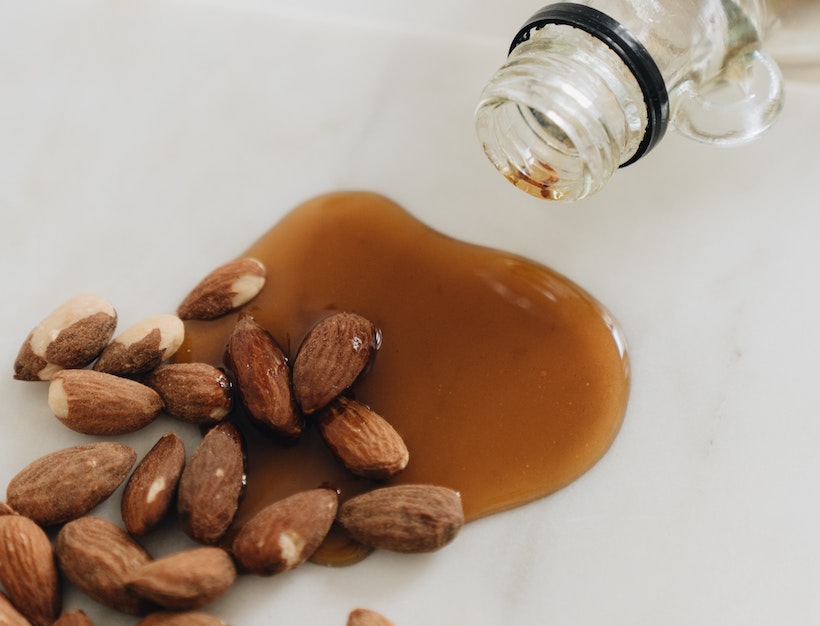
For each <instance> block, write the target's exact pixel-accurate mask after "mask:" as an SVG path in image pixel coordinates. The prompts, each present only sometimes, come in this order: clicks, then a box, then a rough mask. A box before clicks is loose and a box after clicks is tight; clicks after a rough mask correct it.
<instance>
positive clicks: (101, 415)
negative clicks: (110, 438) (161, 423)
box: [48, 370, 162, 435]
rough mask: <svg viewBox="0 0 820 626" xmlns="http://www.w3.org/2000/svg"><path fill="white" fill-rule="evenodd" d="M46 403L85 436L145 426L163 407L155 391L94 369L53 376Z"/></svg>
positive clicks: (67, 371)
mask: <svg viewBox="0 0 820 626" xmlns="http://www.w3.org/2000/svg"><path fill="white" fill-rule="evenodd" d="M48 406H49V408H50V409H51V410H52V411H53V412H54V415H55V416H56V417H57V419H59V420H60V421H61V422H62V423H63V424H64V425H65V426H67V427H68V428H70V429H71V430H75V431H77V432H80V433H84V434H86V435H123V434H125V433H131V432H134V431H137V430H139V429H141V428H144V427H145V426H147V425H148V424H150V423H151V422H153V421H154V419H155V418H156V416H157V415H158V414H159V412H160V411H161V410H162V398H160V397H159V394H157V392H156V391H154V390H153V389H151V388H150V387H147V386H145V385H143V384H140V383H138V382H136V381H133V380H129V379H127V378H120V377H119V376H114V375H113V374H106V373H104V372H95V371H94V370H63V371H61V372H57V373H56V374H54V376H52V378H51V383H50V384H49V387H48Z"/></svg>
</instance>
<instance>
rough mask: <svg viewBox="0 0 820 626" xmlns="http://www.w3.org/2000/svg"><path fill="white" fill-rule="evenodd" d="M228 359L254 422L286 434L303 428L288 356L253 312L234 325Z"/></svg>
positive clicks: (266, 428)
mask: <svg viewBox="0 0 820 626" xmlns="http://www.w3.org/2000/svg"><path fill="white" fill-rule="evenodd" d="M225 363H226V365H227V366H228V369H229V370H231V372H232V374H233V377H234V380H235V382H236V391H237V396H238V398H239V400H240V401H241V402H242V405H243V406H244V407H245V410H246V411H247V413H248V417H249V418H250V419H251V420H252V421H253V423H254V424H256V425H257V426H258V427H260V428H261V429H262V430H266V431H270V432H273V433H276V434H278V435H282V436H285V437H295V436H297V435H299V434H300V433H301V432H302V417H301V415H300V414H299V411H298V409H297V408H296V403H295V402H294V399H293V394H292V392H291V377H290V368H289V367H288V362H287V359H286V358H285V355H284V353H283V352H282V350H281V348H280V347H279V346H278V345H277V343H276V341H275V340H274V339H273V337H272V336H271V334H270V333H269V332H268V331H266V330H265V329H264V328H262V327H261V326H260V325H259V324H258V323H257V322H256V321H255V320H254V319H253V318H252V317H251V316H250V315H244V316H242V317H241V318H240V319H239V321H238V322H237V323H236V326H234V328H233V331H232V332H231V336H230V338H229V340H228V348H227V351H226V353H225Z"/></svg>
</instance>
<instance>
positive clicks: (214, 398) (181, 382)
mask: <svg viewBox="0 0 820 626" xmlns="http://www.w3.org/2000/svg"><path fill="white" fill-rule="evenodd" d="M142 382H143V383H145V384H146V385H148V386H149V387H151V389H153V390H154V391H156V392H157V393H158V394H159V396H160V398H162V401H163V403H164V404H165V412H166V413H168V415H171V416H172V417H176V418H177V419H180V420H182V421H184V422H190V423H192V424H212V423H216V422H219V421H220V420H222V419H224V418H225V417H226V416H227V415H228V413H230V411H231V408H232V406H233V393H232V391H231V381H230V380H229V379H228V377H227V375H225V372H223V371H222V370H220V369H218V368H216V367H214V366H213V365H209V364H208V363H169V364H168V365H161V366H159V367H158V368H157V369H155V370H154V371H152V372H150V373H149V374H148V375H147V376H146V377H145V378H143V381H142Z"/></svg>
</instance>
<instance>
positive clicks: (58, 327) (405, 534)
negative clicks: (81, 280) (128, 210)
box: [0, 258, 464, 626]
mask: <svg viewBox="0 0 820 626" xmlns="http://www.w3.org/2000/svg"><path fill="white" fill-rule="evenodd" d="M264 282H265V268H264V266H263V265H262V264H261V263H260V262H259V261H257V260H255V259H250V258H245V259H239V260H237V261H233V262H231V263H228V264H226V265H223V266H222V267H220V268H217V269H216V270H214V271H213V272H211V273H210V274H209V275H208V276H206V277H205V278H204V279H203V281H202V282H201V283H200V284H199V285H198V286H197V287H196V288H195V289H194V290H193V291H192V292H191V293H190V294H189V295H188V297H187V298H185V300H184V301H183V302H182V304H181V305H180V306H179V308H178V310H177V315H161V316H156V317H152V318H149V319H147V320H144V321H142V322H140V323H139V324H136V325H134V326H133V327H131V328H129V329H127V330H126V331H124V332H122V333H121V334H119V335H118V336H117V337H115V338H113V337H114V330H115V328H116V324H117V315H116V312H115V310H114V308H113V307H112V306H111V305H110V304H109V303H108V302H107V301H105V300H104V299H102V298H100V297H98V296H95V295H91V294H82V295H80V296H77V297H75V298H73V299H71V300H69V301H68V302H66V303H65V304H64V305H62V306H61V307H59V308H58V309H56V310H55V311H54V312H52V313H51V314H50V315H49V316H48V317H46V318H45V319H44V320H43V321H42V322H41V323H40V324H38V326H37V327H36V328H35V329H34V330H33V331H32V332H31V333H30V335H29V336H28V337H27V338H26V340H25V342H24V344H23V346H22V348H21V349H20V352H19V354H18V357H17V360H16V362H15V367H14V375H15V378H17V379H21V380H47V381H50V383H49V390H48V404H49V407H50V408H51V409H52V411H53V412H54V414H55V416H56V417H57V418H58V419H59V420H60V421H61V422H62V423H63V424H65V425H66V426H68V427H69V428H71V429H73V430H75V431H78V432H81V433H85V434H90V435H118V434H124V433H130V432H133V431H136V430H138V429H140V428H143V427H144V426H146V425H147V424H149V423H151V422H152V421H153V420H154V419H155V418H156V417H157V415H158V414H159V413H160V412H161V411H164V412H165V413H167V414H168V415H171V416H173V417H175V418H178V419H180V420H183V421H186V422H189V423H195V424H200V425H206V426H208V428H209V430H207V432H206V433H205V435H204V436H203V438H202V441H201V442H200V443H199V445H198V446H197V448H196V450H195V451H194V452H193V454H192V455H191V456H190V458H189V459H187V460H186V452H185V447H184V444H183V442H182V441H181V440H180V438H179V437H178V436H177V435H176V434H174V433H172V432H169V433H167V434H165V435H164V436H162V437H161V438H160V439H159V441H157V442H156V444H155V445H154V447H153V448H152V449H151V450H150V451H149V452H148V453H147V454H146V455H145V456H144V457H143V458H142V459H141V460H140V462H139V463H138V464H136V467H135V468H134V465H135V463H136V462H137V453H136V451H135V450H134V449H132V448H131V447H129V446H127V445H125V444H122V443H115V442H95V443H89V444H85V445H78V446H74V447H71V448H66V449H62V450H58V451H56V452H53V453H51V454H47V455H45V456H44V457H41V458H40V459H37V460H36V461H34V462H33V463H31V464H30V465H28V466H27V467H26V468H24V469H23V470H22V471H20V472H19V473H18V474H17V475H16V476H15V477H14V478H13V479H12V480H11V481H10V483H9V485H8V487H7V491H6V499H7V502H6V503H5V504H2V503H0V583H2V585H3V587H4V588H5V592H6V595H4V594H2V593H0V623H3V624H10V625H11V626H18V625H19V626H22V625H25V624H33V625H35V626H46V625H51V624H59V625H60V626H65V625H71V624H90V623H91V622H90V620H89V619H88V617H87V616H86V615H85V614H84V613H82V611H68V612H65V613H62V615H61V610H62V606H61V605H62V601H61V589H60V584H61V582H60V581H61V578H60V575H59V572H61V573H62V574H63V575H64V576H65V578H66V579H68V581H70V582H71V583H73V584H74V585H75V586H77V587H78V588H79V589H81V590H82V591H83V592H85V593H86V594H87V595H88V596H89V597H91V598H93V599H95V600H97V601H98V602H100V603H101V604H104V605H105V606H108V607H111V608H114V609H116V610H119V611H121V612H123V613H126V614H132V615H143V616H145V617H143V619H142V621H140V622H139V623H140V625H141V626H148V625H151V624H178V625H181V626H184V625H202V626H209V625H212V624H223V622H221V621H220V620H219V619H217V618H214V617H211V616H209V615H207V614H206V613H203V612H201V611H199V609H201V608H202V607H204V606H205V605H207V604H208V603H210V602H212V601H213V600H215V599H216V598H218V597H220V596H221V595H222V594H224V593H225V592H226V591H227V590H228V589H229V588H230V587H231V586H232V585H233V583H234V581H235V580H236V578H237V576H238V575H239V574H243V573H249V574H257V575H265V576H267V575H273V574H276V573H280V572H284V571H287V570H290V569H293V568H294V567H296V566H297V565H299V564H301V563H303V562H304V561H305V560H307V559H308V558H310V557H311V556H312V554H313V553H314V552H315V550H316V549H317V548H318V547H319V545H320V544H321V543H322V542H323V540H324V538H325V536H326V535H327V533H328V532H329V530H330V528H331V526H332V525H333V524H334V522H335V523H338V524H339V525H340V526H341V527H342V528H343V529H344V530H345V531H346V532H347V533H348V534H349V536H350V537H351V538H352V539H353V540H355V541H358V542H359V543H362V544H364V545H367V546H370V547H374V548H383V549H388V550H394V551H399V552H425V551H431V550H435V549H438V548H440V547H442V546H444V545H445V544H447V543H449V542H450V541H451V540H452V539H453V538H454V537H455V535H456V534H457V532H458V531H459V529H460V528H461V525H462V524H463V522H464V516H463V511H462V507H461V500H460V497H459V495H458V493H457V492H454V491H452V490H450V489H447V488H444V487H439V486H433V485H395V486H388V487H380V488H377V489H374V490H372V491H369V492H366V493H363V494H360V495H358V496H354V497H352V498H350V499H348V500H346V501H344V502H342V503H341V504H340V503H339V499H338V494H337V492H336V491H335V490H332V489H328V488H315V489H309V490H306V491H302V492H299V493H295V494H293V495H291V496H289V497H287V498H284V499H283V500H280V501H278V502H275V503H273V504H271V505H269V506H267V507H265V508H263V509H262V510H261V511H259V512H258V513H257V514H256V515H254V516H253V517H252V518H251V519H250V520H248V521H247V522H246V523H245V524H244V525H243V526H242V527H241V528H240V529H239V531H238V532H237V533H236V534H235V536H234V538H233V539H232V541H231V542H229V543H228V542H226V540H225V536H226V533H227V531H228V529H229V528H230V527H231V524H232V522H233V519H234V516H235V514H236V511H237V509H238V506H239V502H240V499H241V497H242V493H243V489H244V485H245V471H246V463H245V462H246V459H245V442H244V439H243V436H242V434H241V433H240V431H239V429H238V428H237V427H236V426H235V425H234V423H233V422H231V421H229V420H228V419H227V418H228V417H229V416H230V414H231V410H232V408H233V403H234V395H235V396H236V400H237V401H238V402H240V403H241V405H242V407H243V408H244V410H245V413H246V414H247V416H248V417H249V419H250V421H251V422H252V423H254V424H255V425H257V426H258V427H260V428H262V429H263V430H266V431H270V432H273V433H276V434H278V435H280V436H284V437H287V438H292V437H296V436H298V435H299V434H300V433H301V432H302V430H303V428H305V420H306V418H310V419H314V420H315V424H316V426H317V427H318V429H319V431H320V432H321V434H322V437H323V439H324V441H325V442H326V444H327V445H328V447H329V448H330V450H332V451H333V453H334V454H335V455H336V457H337V458H338V459H339V460H340V462H341V463H343V464H344V466H345V467H347V468H348V470H349V471H351V472H352V473H354V474H356V475H358V476H363V477H367V478H371V479H376V480H384V479H387V478H390V477H392V476H395V475H396V474H397V473H398V472H400V471H401V470H403V469H404V467H405V466H406V465H407V463H408V459H409V454H408V450H407V447H406V446H405V444H404V442H403V441H402V439H401V437H400V436H399V434H398V433H397V432H396V431H395V430H394V429H393V428H392V426H390V424H389V423H388V422H387V421H386V420H385V419H384V418H382V417H381V416H380V415H379V414H377V413H376V412H374V411H373V410H371V409H370V408H369V407H367V406H366V405H364V404H362V403H359V402H357V401H355V400H353V399H351V398H347V397H345V396H343V395H342V394H343V392H344V391H345V390H346V389H348V388H349V387H350V385H351V384H352V383H353V382H354V381H355V380H356V379H357V378H358V377H359V376H360V374H361V373H362V371H363V370H364V369H365V368H366V366H367V364H368V363H369V361H370V359H371V358H372V356H373V354H374V353H375V351H376V350H377V349H378V347H379V343H380V333H379V331H378V330H377V329H376V328H375V327H374V325H373V324H372V323H371V322H370V321H369V320H367V319H365V318H363V317H361V316H359V315H357V314H354V313H337V314H333V315H329V316H328V317H326V318H324V319H323V320H322V321H320V322H319V323H318V324H317V325H316V326H315V327H314V328H313V329H312V330H311V331H310V332H309V333H308V335H307V337H306V338H305V340H304V341H303V343H302V345H301V346H300V348H299V350H298V352H297V355H296V357H295V359H294V361H293V365H292V367H291V364H290V363H289V361H288V359H287V357H286V356H285V355H284V353H283V352H282V350H281V348H280V347H279V346H278V345H277V343H276V341H275V340H274V339H273V337H272V336H271V334H270V333H269V332H268V331H266V330H265V329H263V328H262V327H261V326H260V325H259V324H258V323H257V322H256V321H255V320H254V319H253V318H252V317H251V316H248V315H244V316H241V317H240V318H239V320H238V321H237V323H236V325H235V327H234V329H233V331H232V333H231V335H230V338H229V341H228V345H227V348H226V367H227V370H228V372H229V373H230V375H231V377H230V378H229V376H228V375H227V374H226V373H225V372H224V371H222V370H221V369H218V368H216V367H214V366H213V365H210V364H206V363H169V362H168V360H169V359H170V358H171V357H172V356H173V355H174V353H175V352H176V351H177V350H178V349H179V348H180V346H181V345H182V342H183V339H184V332H185V327H184V323H183V320H185V319H214V318H217V317H220V316H222V315H224V314H226V313H228V312H230V311H233V310H235V309H237V308H238V307H240V306H242V305H243V304H245V303H247V302H249V301H250V300H251V299H253V298H254V297H255V296H256V295H257V294H258V293H259V291H260V290H261V289H262V286H263V285H264ZM112 338H113V339H112ZM132 468H133V472H132V471H131V470H132ZM129 474H130V476H129ZM123 483H125V488H124V490H123V492H122V501H121V512H122V521H123V525H124V529H123V528H120V527H119V526H118V525H116V524H114V523H112V522H109V521H106V520H104V519H101V518H99V517H95V516H93V515H91V514H90V512H91V511H92V509H93V508H94V507H96V506H97V505H98V504H100V503H101V502H103V501H104V500H106V499H107V498H108V497H109V496H111V494H113V493H114V492H115V491H116V490H117V489H118V488H119V487H120V486H121V485H122V484H123ZM174 503H175V504H176V510H177V513H178V515H179V520H180V522H181V525H182V528H183V530H184V532H185V533H186V534H187V535H188V536H189V537H190V538H191V539H193V540H194V541H195V542H196V543H197V544H199V545H197V546H196V547H193V548H189V549H185V550H183V551H180V552H177V553H174V554H171V555H169V556H165V557H161V558H153V557H151V556H150V555H149V554H148V552H147V551H146V550H145V549H144V548H143V547H142V546H141V545H140V543H139V542H138V538H139V537H141V536H143V535H145V534H146V533H148V532H150V531H151V530H152V529H154V528H155V527H156V526H157V525H158V524H159V523H160V521H162V520H163V519H165V518H166V517H167V516H168V514H169V512H170V511H171V509H173V508H174ZM44 529H45V530H56V531H57V534H56V541H55V543H54V545H52V543H51V541H50V539H49V538H48V535H47V534H46V532H45V530H44ZM380 624H381V625H382V626H389V625H390V622H389V620H387V619H386V618H384V617H383V616H381V615H379V614H378V613H375V612H374V611H370V610H367V609H356V610H354V611H352V612H351V613H350V615H349V616H348V625H349V626H367V625H371V626H378V625H380Z"/></svg>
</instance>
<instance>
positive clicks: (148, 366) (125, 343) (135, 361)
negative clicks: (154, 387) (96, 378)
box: [94, 315, 185, 376]
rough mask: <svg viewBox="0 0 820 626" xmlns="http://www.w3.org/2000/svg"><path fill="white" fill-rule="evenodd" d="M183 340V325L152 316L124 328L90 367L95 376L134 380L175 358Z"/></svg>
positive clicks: (171, 318)
mask: <svg viewBox="0 0 820 626" xmlns="http://www.w3.org/2000/svg"><path fill="white" fill-rule="evenodd" d="M184 339H185V325H184V324H183V323H182V320H181V319H179V318H178V317H177V316H176V315H155V316H154V317H149V318H148V319H144V320H142V321H140V322H137V323H136V324H134V325H133V326H131V327H130V328H127V329H126V330H124V331H123V332H121V333H120V334H119V335H117V336H116V337H114V340H113V341H112V342H111V343H109V344H108V346H106V348H105V350H103V352H102V354H101V355H100V358H99V359H97V362H96V363H94V369H95V370H97V371H98V372H107V373H109V374H115V375H116V376H136V375H138V374H143V373H144V372H148V371H150V370H152V369H154V368H155V367H158V366H159V365H160V364H161V363H162V362H163V361H166V360H168V359H170V358H171V357H172V356H173V355H174V354H176V352H177V350H179V347H180V346H181V345H182V341H183V340H184Z"/></svg>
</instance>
